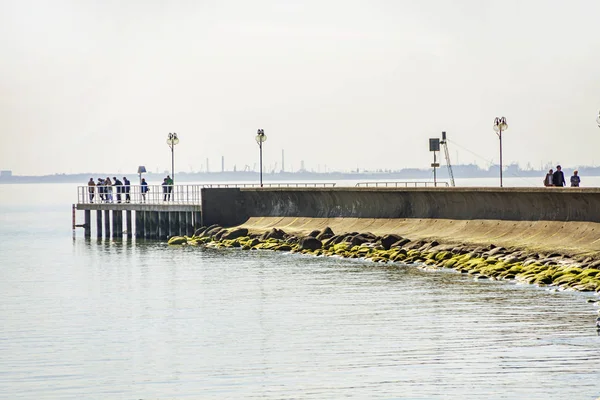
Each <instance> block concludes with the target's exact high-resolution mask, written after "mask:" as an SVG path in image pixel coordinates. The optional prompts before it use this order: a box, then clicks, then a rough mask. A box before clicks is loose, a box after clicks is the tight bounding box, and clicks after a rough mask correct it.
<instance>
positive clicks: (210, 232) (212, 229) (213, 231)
mask: <svg viewBox="0 0 600 400" xmlns="http://www.w3.org/2000/svg"><path fill="white" fill-rule="evenodd" d="M222 229H223V227H222V226H221V225H211V226H209V227H208V228H206V230H205V231H204V232H203V233H202V236H209V237H210V236H214V235H215V234H216V233H217V232H219V231H220V230H222Z"/></svg>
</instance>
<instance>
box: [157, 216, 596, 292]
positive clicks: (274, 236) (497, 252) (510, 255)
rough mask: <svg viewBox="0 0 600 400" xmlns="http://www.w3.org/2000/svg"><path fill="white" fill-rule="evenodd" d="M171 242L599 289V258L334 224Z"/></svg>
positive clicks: (213, 230)
mask: <svg viewBox="0 0 600 400" xmlns="http://www.w3.org/2000/svg"><path fill="white" fill-rule="evenodd" d="M168 244H169V245H178V246H185V245H191V246H197V245H205V246H209V247H217V248H223V247H225V248H240V249H242V250H272V251H285V252H293V253H301V254H311V255H314V256H336V257H344V258H361V259H365V260H370V261H372V262H379V263H403V264H419V266H420V267H422V268H427V269H437V268H449V269H454V270H456V271H458V272H461V273H466V274H469V275H472V276H474V277H475V278H476V279H493V280H514V281H518V282H524V283H528V284H534V285H538V286H550V287H556V288H558V289H570V290H577V291H587V292H590V291H595V292H600V269H598V268H597V267H598V266H600V264H598V262H597V261H596V260H590V259H589V257H588V258H586V259H577V258H575V257H571V258H569V257H566V256H564V255H561V254H558V253H553V254H541V253H528V252H527V251H526V250H523V249H513V250H511V249H506V248H503V247H496V246H494V245H489V246H487V247H481V246H477V247H472V248H470V247H469V246H467V245H443V244H440V243H438V242H437V241H430V242H427V241H418V242H412V241H410V239H407V238H404V237H402V236H400V235H384V236H376V235H374V234H372V233H369V232H362V233H360V232H347V233H343V234H335V233H334V232H333V231H332V230H331V228H329V227H326V228H324V229H323V230H321V231H319V230H314V231H312V232H310V234H309V235H306V236H300V237H298V236H295V235H292V234H288V233H286V232H285V231H283V230H281V229H277V228H272V229H271V230H270V231H266V232H262V233H250V232H248V230H247V229H242V228H232V229H226V228H223V227H221V226H218V225H212V226H209V227H202V228H200V229H198V230H197V231H196V233H195V234H194V235H193V236H191V237H188V236H173V237H171V238H170V239H169V241H168Z"/></svg>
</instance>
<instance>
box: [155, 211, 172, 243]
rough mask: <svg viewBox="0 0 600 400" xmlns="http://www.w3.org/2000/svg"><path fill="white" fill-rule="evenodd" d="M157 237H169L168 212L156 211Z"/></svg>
mask: <svg viewBox="0 0 600 400" xmlns="http://www.w3.org/2000/svg"><path fill="white" fill-rule="evenodd" d="M158 227H159V229H158V238H159V239H168V238H169V213H168V212H167V211H159V212H158Z"/></svg>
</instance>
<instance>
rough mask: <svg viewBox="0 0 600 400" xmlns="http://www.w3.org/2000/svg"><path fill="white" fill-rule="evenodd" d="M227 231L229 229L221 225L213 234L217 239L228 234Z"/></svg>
mask: <svg viewBox="0 0 600 400" xmlns="http://www.w3.org/2000/svg"><path fill="white" fill-rule="evenodd" d="M227 232H228V231H227V229H225V228H221V227H219V230H218V231H216V232H215V233H214V234H213V238H215V240H221V238H222V237H223V235H224V234H226V233H227Z"/></svg>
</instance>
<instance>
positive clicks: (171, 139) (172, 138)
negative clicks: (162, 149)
mask: <svg viewBox="0 0 600 400" xmlns="http://www.w3.org/2000/svg"><path fill="white" fill-rule="evenodd" d="M177 143H179V139H178V138H177V134H176V133H169V136H168V137H167V145H168V146H169V147H170V148H171V179H172V180H173V184H175V153H174V152H173V150H174V149H175V145H176V144H177Z"/></svg>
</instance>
